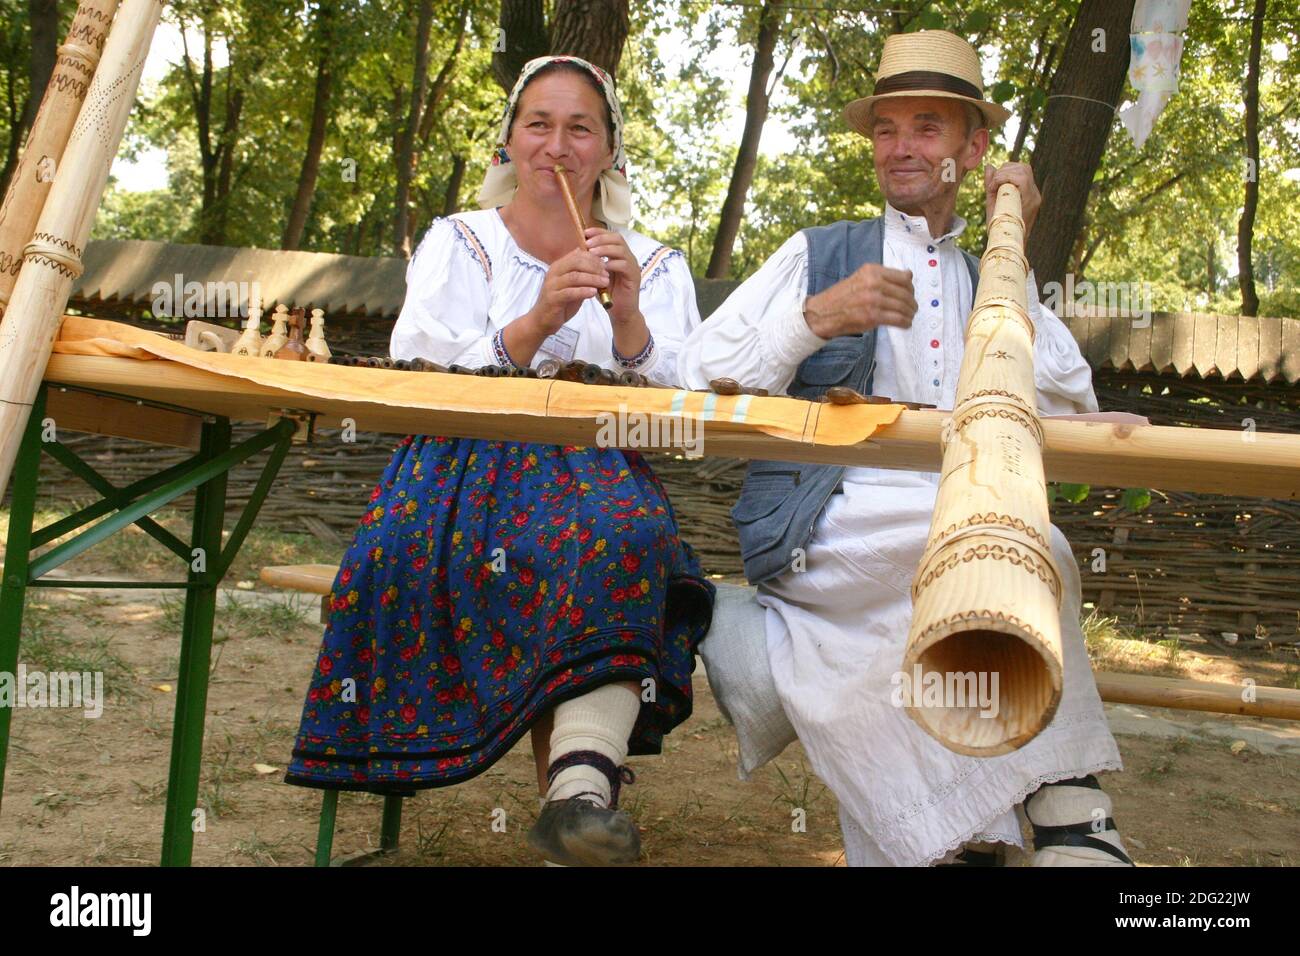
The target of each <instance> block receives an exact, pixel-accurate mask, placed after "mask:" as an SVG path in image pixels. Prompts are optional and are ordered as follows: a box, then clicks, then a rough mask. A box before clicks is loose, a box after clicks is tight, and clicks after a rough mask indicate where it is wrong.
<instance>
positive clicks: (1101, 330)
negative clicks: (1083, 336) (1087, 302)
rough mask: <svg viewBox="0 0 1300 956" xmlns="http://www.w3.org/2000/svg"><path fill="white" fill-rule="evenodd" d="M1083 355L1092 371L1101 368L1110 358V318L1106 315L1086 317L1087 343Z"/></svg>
mask: <svg viewBox="0 0 1300 956" xmlns="http://www.w3.org/2000/svg"><path fill="white" fill-rule="evenodd" d="M1083 355H1084V358H1086V359H1087V360H1088V364H1089V365H1091V366H1092V368H1093V371H1096V370H1097V369H1099V368H1101V367H1102V366H1103V365H1104V364H1105V363H1106V360H1107V359H1108V358H1110V319H1108V318H1107V317H1106V316H1104V315H1093V316H1089V317H1088V344H1087V346H1086V347H1085V350H1084V353H1083Z"/></svg>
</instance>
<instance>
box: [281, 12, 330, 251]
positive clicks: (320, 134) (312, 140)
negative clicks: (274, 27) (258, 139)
mask: <svg viewBox="0 0 1300 956" xmlns="http://www.w3.org/2000/svg"><path fill="white" fill-rule="evenodd" d="M316 11H317V12H316V27H317V42H318V43H319V44H320V51H319V54H318V56H317V61H316V91H315V93H314V95H313V97H312V107H311V132H309V133H308V134H307V151H306V153H304V154H303V157H302V169H301V171H300V172H299V173H298V191H297V193H295V194H294V197H293V206H292V207H291V208H290V210H289V219H288V221H287V222H286V223H285V224H284V235H283V236H282V237H281V238H280V248H281V249H297V248H298V247H299V246H301V245H302V234H303V230H304V229H305V228H306V227H307V214H308V213H309V212H311V203H312V198H313V197H314V196H315V194H316V179H317V177H318V176H319V175H320V158H321V152H322V151H323V150H324V148H325V127H326V125H327V124H328V122H329V115H330V94H331V93H332V91H333V85H334V72H333V66H332V59H333V56H334V29H333V25H334V4H333V2H330V0H322V2H321V4H320V6H319V7H317V8H316Z"/></svg>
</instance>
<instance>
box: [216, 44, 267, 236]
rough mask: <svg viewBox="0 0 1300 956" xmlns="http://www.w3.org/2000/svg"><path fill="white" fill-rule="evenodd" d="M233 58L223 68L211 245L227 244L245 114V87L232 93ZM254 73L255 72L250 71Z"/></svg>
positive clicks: (234, 70)
mask: <svg viewBox="0 0 1300 956" xmlns="http://www.w3.org/2000/svg"><path fill="white" fill-rule="evenodd" d="M236 72H237V71H236V69H235V66H234V58H233V57H232V58H231V63H230V66H228V67H227V68H226V119H225V122H224V123H223V124H222V127H221V138H220V141H219V144H218V146H217V155H218V162H217V185H216V194H215V197H214V202H213V208H212V212H213V214H212V217H211V219H210V220H209V222H210V223H211V225H212V232H211V235H210V237H209V238H208V239H205V240H204V241H205V242H207V243H208V244H210V245H214V246H224V245H225V244H226V235H227V230H228V228H229V224H230V190H231V183H232V181H233V178H234V169H235V145H236V144H237V143H238V142H239V120H240V117H242V116H243V113H244V88H243V87H242V86H241V87H239V88H238V89H235V90H232V89H231V88H230V84H231V83H233V82H234V77H235V74H236ZM251 72H252V73H256V72H257V71H256V70H253V71H251Z"/></svg>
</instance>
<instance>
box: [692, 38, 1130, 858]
mask: <svg viewBox="0 0 1300 956" xmlns="http://www.w3.org/2000/svg"><path fill="white" fill-rule="evenodd" d="M1008 116H1009V114H1008V112H1007V111H1006V110H1005V109H1003V108H1002V107H1001V106H998V105H996V104H994V103H990V102H987V101H986V100H985V99H984V95H983V89H982V79H981V75H980V64H979V58H978V55H977V54H976V52H975V50H974V48H973V47H971V46H970V44H968V43H967V42H966V41H965V40H963V39H961V38H959V37H957V36H954V35H953V34H951V33H946V32H943V31H921V32H918V33H912V34H902V35H897V36H891V37H890V38H889V39H888V40H887V41H886V42H885V48H884V52H883V55H882V57H881V62H880V71H879V73H878V74H877V78H876V84H875V89H874V91H873V95H871V96H869V97H866V98H864V99H860V100H856V101H854V102H852V103H850V104H849V106H848V108H847V109H846V110H845V118H846V119H847V121H848V123H849V125H850V126H851V127H852V128H853V129H854V130H856V131H857V132H859V133H861V134H862V135H863V136H865V137H867V138H868V139H870V140H871V142H872V146H873V148H874V163H875V172H876V178H877V181H878V182H879V183H880V190H881V192H882V193H883V195H884V198H885V200H886V204H885V211H884V215H882V216H880V217H878V218H876V219H871V220H867V221H864V222H838V223H835V224H834V225H830V226H823V227H819V228H813V229H805V230H803V231H801V232H799V233H797V234H796V235H794V236H792V237H791V238H790V239H789V241H787V242H786V243H785V244H784V245H783V246H782V247H781V248H780V249H779V250H778V251H777V252H776V254H775V255H773V256H772V257H771V258H770V259H769V260H768V261H767V262H766V263H764V265H763V266H762V268H760V269H759V270H758V272H756V273H755V274H754V275H753V276H752V277H751V278H750V279H748V280H747V281H746V282H745V283H744V284H743V285H741V286H740V288H738V289H737V290H736V291H735V292H734V293H733V294H732V295H731V297H730V298H728V299H727V301H726V302H725V303H724V304H723V305H722V307H721V308H720V309H719V310H718V311H717V312H716V313H714V314H713V316H712V317H711V318H710V319H709V320H708V321H707V322H705V323H704V324H703V325H702V326H700V327H699V328H698V329H697V330H696V331H695V332H694V333H693V334H692V335H691V337H690V338H689V339H688V341H687V343H686V345H685V347H684V349H683V351H682V354H681V356H680V370H681V373H682V380H683V381H684V382H686V383H688V387H692V388H699V387H703V386H706V385H707V384H708V382H709V380H710V379H714V378H718V377H721V376H728V377H731V378H735V379H738V380H740V381H743V382H745V383H746V384H748V385H753V386H760V387H764V388H767V389H769V390H771V391H772V392H773V393H777V394H779V393H788V394H791V395H797V396H801V397H805V398H815V397H817V396H819V395H821V394H822V393H824V392H825V391H826V389H827V388H829V387H830V386H832V385H848V386H852V387H853V388H856V389H858V390H859V391H861V392H865V393H871V392H874V393H876V394H880V395H888V396H891V397H893V398H895V399H900V400H905V401H911V402H923V403H928V404H933V405H936V406H938V407H939V408H952V407H953V403H954V398H955V393H956V386H957V375H958V370H959V368H960V365H961V356H962V348H963V329H964V324H965V319H966V317H967V315H968V314H969V312H970V308H971V303H972V300H973V295H974V287H975V285H976V283H977V281H978V272H977V268H976V265H977V263H976V261H975V259H974V258H973V257H972V256H970V255H968V254H967V253H965V252H963V251H962V250H960V249H959V248H958V246H957V239H958V237H960V236H961V234H962V232H963V230H964V229H965V228H966V222H965V220H963V219H962V218H960V217H959V216H957V215H956V214H955V209H956V204H957V189H958V187H959V185H960V184H961V181H962V179H963V178H964V177H965V175H966V173H968V172H970V171H972V170H976V169H978V168H979V167H980V166H981V163H982V160H983V159H984V155H985V152H986V151H987V149H988V145H989V129H990V128H992V127H997V126H999V125H1001V124H1002V123H1003V122H1004V121H1005V120H1006V119H1007V118H1008ZM1003 183H1014V184H1015V185H1017V186H1018V187H1019V188H1020V194H1021V199H1022V203H1023V208H1024V220H1025V227H1026V231H1028V230H1029V229H1032V227H1033V223H1034V218H1035V215H1036V213H1037V211H1038V208H1039V206H1040V204H1041V197H1040V195H1039V192H1038V189H1037V188H1036V187H1035V185H1034V177H1033V173H1032V171H1031V170H1030V168H1029V167H1028V166H1027V165H1024V164H1022V163H1007V164H1005V165H1003V166H1001V167H1000V168H998V169H996V170H994V169H992V168H989V167H986V168H985V170H984V186H985V191H986V195H987V199H988V208H989V209H990V210H991V209H992V200H993V197H994V196H995V195H996V192H997V188H998V187H999V186H1000V185H1001V184H1003ZM1028 285H1029V288H1028V296H1029V306H1030V315H1031V316H1033V318H1034V322H1035V325H1036V333H1037V334H1036V339H1035V346H1034V362H1035V378H1036V385H1037V389H1038V406H1039V410H1040V412H1042V413H1044V414H1061V413H1075V412H1088V411H1096V410H1097V401H1096V398H1095V397H1094V395H1093V391H1092V381H1091V373H1090V372H1089V369H1088V366H1087V365H1086V364H1085V363H1084V361H1083V358H1082V356H1081V355H1080V353H1079V349H1078V346H1077V345H1076V344H1075V342H1074V339H1073V338H1072V337H1071V335H1070V333H1069V331H1068V330H1067V329H1066V327H1065V325H1064V324H1063V323H1062V322H1061V321H1060V320H1059V319H1058V318H1057V317H1056V316H1055V315H1053V314H1052V313H1051V312H1050V311H1049V310H1047V309H1046V308H1043V307H1042V306H1041V304H1040V303H1039V300H1038V295H1037V290H1036V288H1035V284H1034V279H1033V274H1032V273H1030V277H1029V283H1028ZM938 482H939V476H938V475H937V474H922V473H915V472H907V471H889V470H884V469H875V468H844V467H842V466H832V465H816V464H797V463H789V462H759V461H756V462H752V463H751V464H750V466H749V472H748V474H747V475H746V480H745V486H744V489H743V491H742V492H741V496H740V500H739V501H738V502H737V504H736V507H735V509H734V511H733V513H732V514H733V517H734V519H735V522H736V526H737V529H738V531H739V533H740V541H741V550H742V555H743V557H744V559H745V572H746V575H747V577H748V578H749V579H750V581H751V582H753V583H755V584H757V585H758V586H759V587H758V593H757V603H755V601H754V599H753V598H750V597H748V596H746V597H744V598H736V597H734V596H733V597H731V598H728V599H727V601H725V602H724V601H722V600H721V599H720V603H719V609H718V614H717V615H716V616H715V626H714V630H713V632H711V634H710V636H709V637H708V638H707V639H706V640H705V641H704V643H703V644H702V645H701V649H700V651H701V654H702V655H703V656H704V658H705V662H706V665H707V667H708V669H709V671H710V680H711V681H712V683H713V684H714V687H715V692H716V693H717V695H718V697H719V702H720V703H721V704H722V706H723V707H724V710H726V711H727V712H729V714H730V716H731V717H732V718H733V721H734V722H735V723H736V726H737V733H738V736H739V738H740V744H741V757H742V765H741V772H742V775H744V774H745V773H747V772H748V771H749V770H752V769H753V768H754V765H755V764H757V763H759V762H761V761H762V760H764V759H767V758H769V757H771V756H772V755H773V752H774V751H779V749H780V747H781V746H784V743H785V742H788V739H789V737H788V736H786V737H784V738H783V737H782V734H781V730H780V726H778V725H782V726H785V727H786V730H787V731H788V730H789V728H790V726H791V725H792V727H793V731H794V732H797V734H798V737H799V739H800V740H801V741H802V743H803V745H804V748H805V749H806V751H807V752H808V755H809V758H810V759H811V761H812V764H813V767H814V769H815V770H816V771H817V773H818V775H819V776H820V777H821V778H822V779H823V780H824V781H825V782H826V783H827V784H828V785H829V786H830V788H831V790H833V791H834V793H835V795H836V797H837V798H838V799H839V803H840V825H841V828H842V830H843V834H844V841H845V849H846V855H847V858H848V862H849V863H850V864H851V865H855V864H856V865H897V866H915V865H924V864H930V863H940V862H956V863H960V864H978V863H992V864H996V863H998V862H1001V860H1002V857H1003V854H1002V850H1003V848H1004V845H1006V844H1011V845H1016V846H1020V845H1021V844H1022V837H1021V830H1020V822H1019V820H1018V818H1017V815H1016V812H1015V811H1016V807H1017V805H1018V804H1020V803H1021V802H1022V801H1023V802H1024V812H1025V814H1026V816H1027V817H1028V819H1029V822H1030V823H1031V824H1032V825H1033V828H1034V842H1035V850H1036V852H1035V856H1034V863H1035V865H1057V866H1060V865H1115V866H1122V865H1130V866H1131V865H1132V863H1131V861H1130V860H1129V858H1128V856H1127V855H1126V854H1125V852H1124V849H1123V844H1122V843H1121V841H1120V838H1119V833H1118V832H1117V830H1116V829H1115V825H1114V822H1113V820H1112V819H1111V814H1110V800H1109V798H1108V797H1107V796H1106V794H1105V793H1104V792H1103V791H1102V790H1101V788H1100V786H1099V785H1098V784H1097V781H1096V778H1095V777H1093V776H1092V775H1093V774H1095V773H1097V772H1100V771H1104V770H1118V769H1120V758H1119V752H1118V750H1117V748H1116V746H1115V741H1114V739H1113V738H1112V737H1111V734H1110V731H1109V729H1108V728H1107V725H1106V719H1105V716H1104V715H1103V713H1102V708H1101V701H1100V699H1099V697H1098V694H1097V689H1096V686H1095V684H1094V683H1093V680H1092V672H1091V669H1090V668H1089V665H1088V660H1087V655H1086V652H1085V649H1084V642H1083V634H1082V631H1081V630H1080V627H1079V603H1080V598H1079V576H1078V571H1077V566H1076V564H1075V561H1074V558H1073V556H1072V555H1071V553H1070V549H1069V545H1068V543H1067V542H1066V541H1065V539H1064V537H1063V536H1062V535H1061V533H1060V531H1059V530H1057V529H1055V528H1053V531H1052V537H1053V552H1054V554H1055V556H1056V560H1057V563H1058V565H1059V566H1060V568H1061V571H1062V575H1063V579H1064V581H1065V585H1066V587H1065V591H1066V595H1065V600H1064V602H1063V604H1064V607H1063V609H1062V621H1061V630H1062V636H1063V641H1064V645H1065V646H1064V655H1065V661H1064V664H1065V687H1064V692H1063V696H1062V700H1061V703H1060V707H1059V709H1058V710H1057V713H1056V716H1055V718H1054V719H1053V721H1052V722H1051V724H1050V725H1049V726H1048V727H1047V728H1046V729H1045V730H1044V731H1043V732H1042V733H1041V734H1039V735H1038V737H1036V738H1035V739H1034V740H1033V741H1031V742H1030V743H1029V744H1026V745H1025V746H1024V747H1022V748H1020V749H1019V750H1017V751H1014V752H1013V753H1010V754H1007V755H1004V756H1000V757H992V758H972V757H964V756H960V755H958V754H956V753H953V752H951V751H949V750H947V749H946V748H944V747H943V746H942V745H941V744H939V743H938V742H936V741H935V740H934V739H932V738H931V737H929V736H928V735H927V734H926V733H925V732H924V731H922V730H921V728H920V727H918V726H916V725H915V724H913V723H912V721H911V720H910V719H909V717H908V716H907V715H906V713H905V712H904V710H903V709H902V708H901V707H900V706H896V704H897V703H898V701H897V699H896V696H895V695H894V694H892V693H891V690H892V687H891V678H892V677H893V675H894V674H895V672H896V671H897V669H898V667H899V665H900V662H901V661H902V658H903V649H904V642H905V640H906V636H907V632H908V625H909V622H910V620H911V610H912V608H911V598H910V584H911V581H912V578H913V575H914V574H915V571H916V568H917V565H918V563H919V561H920V557H921V552H922V549H923V547H924V545H925V541H926V536H927V532H928V529H929V524H930V518H931V514H932V512H933V509H934V502H935V495H936V491H937V487H938ZM741 593H744V594H746V595H748V593H749V592H741ZM755 632H757V634H756V633H755ZM764 635H765V636H766V655H765V660H763V661H761V664H760V665H754V664H753V662H752V658H753V656H754V655H753V652H752V651H748V652H747V651H746V650H745V647H748V648H753V647H754V646H755V644H757V645H760V646H761V644H762V642H763V639H764ZM745 653H749V654H750V657H751V661H750V663H748V664H744V663H742V664H739V665H738V664H737V663H736V662H737V660H739V659H742V658H744V656H745ZM758 656H759V657H763V655H758ZM765 689H766V692H767V697H766V699H760V698H763V697H764V692H765ZM778 700H779V706H777V701H778ZM787 718H788V724H785V723H784V722H785V720H786V719H787ZM760 738H762V739H760ZM774 738H775V745H773V739H774Z"/></svg>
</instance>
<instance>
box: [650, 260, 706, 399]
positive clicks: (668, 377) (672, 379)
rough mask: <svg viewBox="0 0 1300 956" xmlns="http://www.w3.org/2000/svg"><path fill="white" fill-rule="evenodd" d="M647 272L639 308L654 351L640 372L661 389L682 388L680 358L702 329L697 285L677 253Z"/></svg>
mask: <svg viewBox="0 0 1300 956" xmlns="http://www.w3.org/2000/svg"><path fill="white" fill-rule="evenodd" d="M647 268H648V272H647V273H645V274H644V275H643V277H642V280H641V296H640V307H641V314H642V315H643V316H645V323H646V327H647V328H648V329H649V330H650V334H651V335H652V336H653V337H654V342H655V348H654V352H653V354H652V355H651V358H650V360H649V361H648V362H646V363H645V364H644V365H642V366H640V367H639V368H638V369H637V371H639V372H640V373H641V374H642V375H644V376H646V378H648V379H650V380H651V381H654V382H658V383H659V384H660V385H671V386H673V387H680V386H681V381H680V379H679V377H678V368H677V360H678V356H679V355H680V353H681V350H682V344H683V343H684V342H685V341H686V339H687V337H688V336H690V334H691V333H692V332H694V331H695V330H696V329H698V328H699V327H700V307H699V306H698V305H697V304H696V303H695V282H694V281H693V280H692V279H691V270H690V267H689V266H688V265H687V264H686V257H685V256H683V255H682V254H681V253H680V252H677V251H675V250H670V251H668V252H667V253H665V254H664V255H663V257H662V258H660V259H659V260H658V261H657V262H651V263H650V264H649V265H648V267H647Z"/></svg>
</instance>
